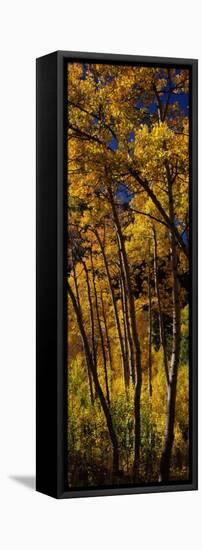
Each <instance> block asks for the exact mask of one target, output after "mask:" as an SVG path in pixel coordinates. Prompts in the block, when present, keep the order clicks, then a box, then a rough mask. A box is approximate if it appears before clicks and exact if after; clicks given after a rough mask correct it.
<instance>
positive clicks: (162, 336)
mask: <svg viewBox="0 0 202 550" xmlns="http://www.w3.org/2000/svg"><path fill="white" fill-rule="evenodd" d="M153 237H154V279H155V290H156V296H157V302H158V314H159V334H160V342H161V345H162V350H163V364H164V370H165V375H166V383H167V387H168V385H169V370H168V360H167V345H166V335H165V326H164V321H163V314H162V308H161V296H160V289H159V276H158V250H157V239H156V230H155V227H154V226H153Z"/></svg>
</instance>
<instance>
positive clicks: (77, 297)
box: [73, 263, 94, 405]
mask: <svg viewBox="0 0 202 550" xmlns="http://www.w3.org/2000/svg"><path fill="white" fill-rule="evenodd" d="M73 276H74V285H75V290H76V299H77V304H78V308H79V311H80V315H81V318H82V310H81V302H80V296H79V286H78V282H77V276H76V270H75V265H74V263H73ZM85 357H86V356H85ZM86 370H87V375H88V385H89V395H90V401H91V403H92V405H93V403H94V397H93V383H92V376H91V372H90V369H89V365H88V361H87V360H86Z"/></svg>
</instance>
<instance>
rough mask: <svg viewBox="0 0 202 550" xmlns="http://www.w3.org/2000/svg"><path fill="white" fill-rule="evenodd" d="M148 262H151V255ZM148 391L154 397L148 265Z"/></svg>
mask: <svg viewBox="0 0 202 550" xmlns="http://www.w3.org/2000/svg"><path fill="white" fill-rule="evenodd" d="M148 261H149V262H150V254H149V259H148ZM148 390H149V397H152V305H151V272H150V265H148Z"/></svg>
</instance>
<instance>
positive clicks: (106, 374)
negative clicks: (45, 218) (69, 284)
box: [91, 250, 110, 406]
mask: <svg viewBox="0 0 202 550" xmlns="http://www.w3.org/2000/svg"><path fill="white" fill-rule="evenodd" d="M91 265H92V276H93V288H94V296H95V308H96V316H97V322H98V328H99V333H100V341H101V349H102V356H103V365H104V375H105V387H106V397H107V403H108V405H109V406H110V394H109V381H108V372H107V358H106V351H105V343H104V337H103V332H102V325H101V321H100V313H99V304H98V295H97V288H96V282H95V270H94V264H93V254H92V250H91Z"/></svg>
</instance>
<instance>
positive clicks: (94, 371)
mask: <svg viewBox="0 0 202 550" xmlns="http://www.w3.org/2000/svg"><path fill="white" fill-rule="evenodd" d="M67 290H68V293H69V295H70V298H71V301H72V305H73V308H74V312H75V315H76V319H77V323H78V327H79V330H80V334H81V337H82V340H83V345H84V350H85V355H86V359H87V362H88V365H89V369H90V371H91V374H92V377H93V382H94V385H95V389H96V393H97V395H98V397H99V400H100V404H101V407H102V410H103V413H104V416H105V419H106V423H107V427H108V431H109V437H110V440H111V445H112V451H113V474H114V475H117V474H118V471H119V449H118V440H117V436H116V432H115V430H114V426H113V422H112V417H111V414H110V410H109V407H108V405H107V401H106V399H105V396H104V393H103V391H102V388H101V385H100V382H99V379H98V374H97V369H96V366H95V364H94V362H93V356H92V353H91V350H90V346H89V343H88V338H87V335H86V331H85V328H84V325H83V321H82V318H81V314H80V310H79V308H78V304H77V301H76V298H75V296H74V293H73V290H72V288H71V286H70V284H69V283H68V282H67Z"/></svg>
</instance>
